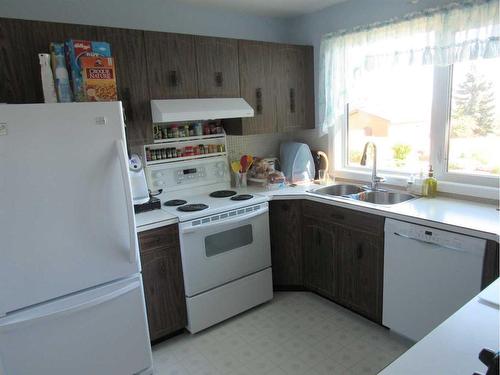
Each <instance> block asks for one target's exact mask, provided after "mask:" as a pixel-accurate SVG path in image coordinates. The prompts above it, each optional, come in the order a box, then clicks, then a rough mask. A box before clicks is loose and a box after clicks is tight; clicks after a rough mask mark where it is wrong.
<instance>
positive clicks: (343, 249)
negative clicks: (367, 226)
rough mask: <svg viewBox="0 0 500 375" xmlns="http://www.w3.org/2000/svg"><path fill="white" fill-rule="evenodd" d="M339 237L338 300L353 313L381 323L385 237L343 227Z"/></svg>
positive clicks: (336, 260) (337, 256)
mask: <svg viewBox="0 0 500 375" xmlns="http://www.w3.org/2000/svg"><path fill="white" fill-rule="evenodd" d="M337 233H338V236H337V243H336V249H337V252H336V257H335V263H336V267H335V274H336V280H337V298H338V300H339V302H340V303H342V304H344V305H346V306H347V307H349V308H351V309H352V310H354V311H356V312H358V313H360V314H362V315H364V316H366V317H367V318H370V319H372V320H374V321H376V322H377V323H382V299H383V298H382V292H383V290H382V285H383V264H384V263H383V256H384V241H383V237H382V236H375V235H371V234H367V233H365V232H360V231H357V230H353V229H345V228H340V227H339V228H338V229H337Z"/></svg>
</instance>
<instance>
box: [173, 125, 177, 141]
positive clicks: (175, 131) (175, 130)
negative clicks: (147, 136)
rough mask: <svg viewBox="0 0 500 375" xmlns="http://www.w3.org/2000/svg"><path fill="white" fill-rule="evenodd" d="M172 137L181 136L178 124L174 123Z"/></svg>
mask: <svg viewBox="0 0 500 375" xmlns="http://www.w3.org/2000/svg"><path fill="white" fill-rule="evenodd" d="M172 138H179V128H178V127H177V125H172Z"/></svg>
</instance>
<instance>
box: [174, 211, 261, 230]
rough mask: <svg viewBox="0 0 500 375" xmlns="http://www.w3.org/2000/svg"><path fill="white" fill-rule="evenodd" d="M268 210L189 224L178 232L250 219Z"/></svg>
mask: <svg viewBox="0 0 500 375" xmlns="http://www.w3.org/2000/svg"><path fill="white" fill-rule="evenodd" d="M268 211H269V208H267V207H266V208H261V209H259V210H258V211H254V212H252V213H250V214H248V215H242V216H236V217H235V218H233V219H231V220H222V221H215V222H210V223H207V224H200V225H196V226H194V227H193V226H190V227H187V228H182V227H181V228H180V232H181V233H182V234H189V233H193V232H195V231H197V230H199V229H205V228H211V227H215V226H218V225H229V224H232V223H236V222H239V221H244V220H248V219H251V218H253V217H256V216H260V215H262V214H265V213H266V212H268Z"/></svg>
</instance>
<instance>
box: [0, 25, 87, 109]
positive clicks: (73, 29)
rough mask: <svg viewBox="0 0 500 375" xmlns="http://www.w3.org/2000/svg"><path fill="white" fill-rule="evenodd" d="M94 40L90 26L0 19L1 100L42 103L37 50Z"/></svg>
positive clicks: (41, 51) (15, 102) (47, 49)
mask: <svg viewBox="0 0 500 375" xmlns="http://www.w3.org/2000/svg"><path fill="white" fill-rule="evenodd" d="M66 39H86V40H95V39H96V29H95V27H93V26H84V25H72V24H66V23H55V22H41V21H26V20H17V19H9V18H0V82H1V83H0V103H13V104H18V103H43V90H42V80H41V77H40V62H39V60H38V54H39V53H44V52H45V53H49V52H50V51H49V43H50V42H64V41H65V40H66Z"/></svg>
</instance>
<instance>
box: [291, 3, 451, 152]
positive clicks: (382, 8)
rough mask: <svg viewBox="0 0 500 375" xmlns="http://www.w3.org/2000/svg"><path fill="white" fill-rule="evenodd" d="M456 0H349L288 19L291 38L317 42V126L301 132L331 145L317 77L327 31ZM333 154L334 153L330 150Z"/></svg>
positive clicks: (323, 145)
mask: <svg viewBox="0 0 500 375" xmlns="http://www.w3.org/2000/svg"><path fill="white" fill-rule="evenodd" d="M454 1H455V0H420V1H418V2H417V3H416V4H413V3H412V2H411V1H410V0H350V1H346V2H343V3H339V4H335V5H333V6H331V7H328V8H326V9H323V10H321V11H318V12H315V13H311V14H307V15H304V16H300V17H296V18H292V19H290V20H289V21H288V28H289V30H290V35H289V41H290V42H293V43H298V44H308V45H313V46H314V72H315V77H314V87H315V93H316V96H315V97H316V129H314V130H313V131H308V132H303V133H301V134H300V136H301V137H302V138H303V139H306V140H307V141H308V143H311V144H313V145H315V147H316V148H318V149H323V150H325V151H326V150H327V149H328V146H329V145H328V136H326V135H325V136H321V134H320V132H319V119H320V117H319V114H318V79H319V52H320V43H321V37H322V36H323V35H324V34H327V33H331V32H335V31H338V30H343V29H347V30H349V29H351V28H353V27H356V26H362V25H368V24H372V23H375V22H383V21H387V20H389V19H391V18H395V17H401V16H404V15H406V14H408V13H412V12H417V11H421V10H424V9H428V8H434V7H440V6H443V5H445V4H448V3H451V2H454ZM330 155H331V153H330Z"/></svg>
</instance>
